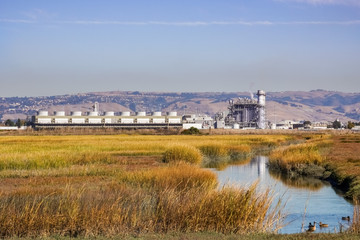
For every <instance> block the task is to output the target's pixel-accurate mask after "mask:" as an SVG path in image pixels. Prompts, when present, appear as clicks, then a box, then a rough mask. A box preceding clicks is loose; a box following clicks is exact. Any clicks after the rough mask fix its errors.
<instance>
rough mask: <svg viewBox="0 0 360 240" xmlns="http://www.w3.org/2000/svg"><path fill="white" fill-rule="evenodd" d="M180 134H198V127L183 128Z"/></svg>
mask: <svg viewBox="0 0 360 240" xmlns="http://www.w3.org/2000/svg"><path fill="white" fill-rule="evenodd" d="M181 134H184V135H199V134H200V131H199V129H197V128H195V127H191V128H189V129H185V130H184V131H182V132H181Z"/></svg>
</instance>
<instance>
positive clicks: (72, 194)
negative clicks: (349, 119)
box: [0, 132, 360, 239]
mask: <svg viewBox="0 0 360 240" xmlns="http://www.w3.org/2000/svg"><path fill="white" fill-rule="evenodd" d="M141 134H144V133H143V132H141ZM358 139H360V136H359V135H353V134H351V135H349V134H344V135H332V134H314V133H306V134H280V133H279V134H274V135H268V134H264V135H255V134H247V135H225V134H224V135H223V134H219V135H212V134H210V135H207V134H202V135H196V136H193V135H190V136H188V135H166V134H163V133H161V134H160V135H152V134H151V133H149V134H148V133H145V134H144V135H139V134H136V133H131V134H126V135H125V134H122V135H114V134H102V135H101V134H98V132H96V133H95V134H93V135H87V134H85V133H84V134H80V135H77V134H64V135H62V134H61V133H56V134H55V135H51V136H50V135H46V134H42V133H41V134H37V133H35V135H32V134H30V133H29V134H28V135H25V136H22V135H15V136H2V137H1V138H0V237H1V238H18V237H24V238H27V237H49V239H50V237H51V236H58V237H59V238H56V239H67V238H70V237H81V238H82V237H86V238H91V237H93V238H95V237H99V238H100V239H101V237H104V238H107V237H115V238H116V236H118V237H119V236H120V237H119V238H125V239H127V237H129V239H132V237H134V238H137V237H139V238H140V239H141V238H142V237H143V238H144V239H152V237H153V239H156V238H157V237H159V236H165V237H161V238H164V239H166V238H167V237H168V238H169V239H172V238H171V236H174V239H176V238H177V237H179V239H180V238H181V239H218V238H224V239H227V237H230V238H229V239H236V238H237V237H238V236H244V237H245V236H254V238H251V239H257V237H259V236H260V237H259V238H258V239H262V238H261V237H262V236H267V238H266V239H298V238H292V236H304V237H300V238H299V239H305V238H306V239H307V238H308V236H309V235H308V234H304V235H302V234H294V235H289V236H287V238H286V236H281V235H277V234H275V235H272V233H276V232H277V230H278V229H279V228H281V227H282V226H283V224H284V223H283V217H284V216H285V215H284V213H283V211H282V210H283V203H282V202H281V201H279V202H277V203H273V201H274V199H273V198H274V196H273V193H272V191H271V190H270V189H268V190H266V191H264V192H261V193H259V192H258V191H256V189H257V187H256V183H255V184H253V185H251V186H248V187H243V188H235V187H231V186H226V187H223V188H221V189H218V188H217V180H216V176H215V174H214V173H212V172H211V171H209V170H207V169H206V168H208V167H211V168H218V169H221V168H224V167H226V166H227V165H228V164H244V163H246V162H247V161H248V160H249V159H251V157H253V156H254V155H256V154H259V153H267V154H270V158H271V159H272V160H271V161H275V162H276V163H277V166H278V167H277V168H279V169H281V171H285V170H284V169H286V171H287V173H288V174H293V172H296V169H300V167H299V166H301V164H305V165H307V166H311V169H312V171H313V172H311V171H310V170H309V169H306V167H305V168H303V169H302V172H299V173H301V174H303V175H304V173H308V171H310V172H309V173H310V174H315V173H316V174H317V173H318V172H321V171H322V172H321V173H322V175H321V176H320V174H319V177H320V178H324V176H325V175H326V176H327V175H328V176H327V177H328V178H329V179H333V178H334V179H335V177H337V179H340V176H341V177H343V182H344V181H345V182H346V181H349V180H347V179H348V177H349V176H355V175H356V174H357V172H356V171H355V170H356V169H355V168H354V167H356V166H357V165H358V164H359V165H360V160H359V162H357V159H356V158H354V157H355V156H356V155H353V156H352V158H351V159H349V157H348V155H346V157H345V158H346V159H345V160H343V162H341V163H338V164H339V165H336V163H337V161H339V159H341V150H336V148H335V149H334V147H345V146H348V147H349V148H348V150H347V151H348V153H347V154H350V153H351V152H353V151H356V149H357V148H358V146H359V145H356V144H358V142H357V141H358ZM359 142H360V141H359ZM344 144H345V145H344ZM357 156H360V155H357ZM344 164H351V166H354V167H353V169H352V170H353V171H352V172H351V173H349V172H346V169H347V168H346V166H344ZM272 165H273V166H274V165H275V164H273V163H270V166H272ZM313 165H314V166H317V167H319V169H320V170H319V169H316V171H315V170H313V168H314V167H313ZM289 166H291V167H289ZM320 167H321V168H320ZM341 167H344V169H342V168H341ZM289 169H290V170H289ZM354 169H355V170H354ZM346 174H348V175H346ZM350 174H354V175H350ZM305 175H306V174H305ZM359 175H360V174H359ZM352 180H353V179H351V181H352ZM351 181H350V183H349V186H352V188H351V191H352V192H353V193H357V191H356V189H357V188H356V187H358V185H357V184H359V185H360V182H356V181H355V182H351ZM349 191H350V190H349ZM353 196H355V194H353ZM272 203H273V204H272ZM271 206H275V207H271ZM356 211H357V214H358V215H359V211H358V210H356ZM354 213H355V211H354ZM358 218H359V217H358ZM354 224H357V225H354ZM359 225H360V224H359V220H357V221H355V219H354V223H353V226H352V228H351V232H353V233H359V229H360V226H359ZM163 234H164V235H163ZM244 234H245V235H244ZM249 234H250V235H249ZM336 235H338V234H334V235H331V237H330V238H326V237H324V238H323V239H332V237H334V236H336ZM121 236H122V237H121ZM154 236H155V237H154ZM231 236H234V238H231ZM319 236H320V238H317V239H321V235H319ZM329 236H330V235H329ZM339 236H341V238H342V239H347V237H349V238H348V239H353V238H350V236H353V235H351V234H350V233H346V234H342V235H339ZM217 237H218V238H217ZM242 239H246V238H242ZM334 239H336V238H334Z"/></svg>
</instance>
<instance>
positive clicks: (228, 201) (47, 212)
mask: <svg viewBox="0 0 360 240" xmlns="http://www.w3.org/2000/svg"><path fill="white" fill-rule="evenodd" d="M182 167H184V166H182ZM189 167H194V166H189ZM188 170H190V169H188ZM162 171H164V172H162ZM196 171H200V172H201V171H205V170H201V169H198V170H196ZM175 172H176V173H175ZM181 172H183V171H178V170H175V169H172V168H171V167H170V168H169V169H166V170H160V173H158V172H156V171H150V172H147V173H145V175H146V177H143V176H142V174H141V173H136V174H138V175H139V176H140V177H136V176H135V177H134V178H131V176H130V178H126V177H125V178H123V179H121V180H120V182H119V183H116V182H113V183H109V184H107V185H105V186H103V187H101V188H94V186H92V185H84V186H83V187H81V188H80V189H78V188H77V189H75V188H73V187H71V186H66V187H65V188H62V189H60V190H58V191H56V192H51V193H48V192H45V191H41V192H34V191H31V189H29V191H28V192H15V193H13V194H11V195H1V197H0V236H1V237H9V236H18V237H23V236H48V235H53V234H58V235H64V236H73V237H75V236H79V235H81V236H96V235H108V236H111V235H116V234H120V233H124V232H127V233H129V234H134V233H136V234H138V233H146V232H157V233H167V232H169V231H170V232H173V231H175V232H196V231H215V232H221V233H250V232H253V233H254V232H272V231H275V230H276V229H277V228H278V227H280V225H279V224H280V222H279V220H281V219H282V214H281V208H275V209H270V205H271V203H272V197H271V194H270V192H269V191H267V192H265V193H262V194H259V193H256V191H255V188H256V186H255V185H253V186H251V187H250V188H249V189H245V188H244V189H238V188H231V187H225V188H223V189H221V190H216V189H214V188H213V187H210V186H208V188H204V183H206V181H209V179H210V181H209V182H210V183H212V182H213V180H214V179H213V177H210V178H209V177H207V178H208V179H207V180H206V181H205V182H203V181H202V180H201V177H200V178H198V177H194V176H192V177H193V178H194V180H190V181H186V182H184V184H183V186H182V187H179V185H181V181H183V180H185V179H186V177H187V176H189V175H191V174H192V173H191V172H188V173H187V174H185V175H184V176H180V175H181ZM200 172H199V174H200V175H201V174H205V175H209V174H208V173H204V172H203V173H200ZM168 173H175V175H176V174H177V176H175V178H177V179H180V183H177V182H176V181H174V180H173V179H172V178H171V177H169V175H168ZM152 174H154V175H155V176H151V175H152ZM188 174H189V175H188ZM210 175H211V174H210ZM210 175H209V176H210ZM149 178H150V179H156V180H154V181H151V180H150V181H149V180H148V179H149ZM196 178H198V179H196ZM167 181H169V182H168V183H164V182H167ZM191 181H193V184H192V185H191V183H190V182H191ZM129 182H131V183H139V182H140V183H144V184H136V185H137V186H136V187H135V186H131V184H130V185H129ZM149 182H150V184H149ZM139 185H140V186H139Z"/></svg>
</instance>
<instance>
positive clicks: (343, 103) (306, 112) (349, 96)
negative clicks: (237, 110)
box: [0, 90, 360, 122]
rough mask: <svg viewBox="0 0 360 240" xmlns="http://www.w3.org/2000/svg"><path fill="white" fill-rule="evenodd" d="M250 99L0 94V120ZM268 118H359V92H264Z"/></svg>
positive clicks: (200, 109) (211, 109) (206, 110)
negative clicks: (43, 113) (96, 106)
mask: <svg viewBox="0 0 360 240" xmlns="http://www.w3.org/2000/svg"><path fill="white" fill-rule="evenodd" d="M238 97H250V93H248V92H232V93H224V92H205V93H197V92H194V93H164V92H137V91H135V92H129V91H127V92H125V91H116V92H115V91H114V92H93V93H86V94H76V95H62V96H47V97H11V98H0V118H1V119H2V120H5V119H17V118H21V119H25V118H26V117H27V116H31V115H34V114H35V113H36V111H38V110H48V111H50V112H52V111H56V110H65V111H68V112H70V111H74V110H80V111H83V112H86V111H90V110H91V106H92V105H93V103H94V102H99V103H100V110H101V111H115V112H121V111H133V112H136V111H148V112H152V111H163V112H165V111H178V112H179V114H184V113H203V114H207V115H210V116H213V115H214V114H215V113H216V112H219V111H226V110H227V105H228V100H229V99H235V98H238ZM266 100H267V105H266V112H267V119H268V120H269V121H272V122H274V121H281V120H310V121H334V120H335V119H340V120H341V121H344V122H345V121H349V120H350V121H357V122H358V121H360V93H342V92H331V91H325V90H314V91H310V92H301V91H287V92H268V93H267V95H266Z"/></svg>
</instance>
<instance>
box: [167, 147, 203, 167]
mask: <svg viewBox="0 0 360 240" xmlns="http://www.w3.org/2000/svg"><path fill="white" fill-rule="evenodd" d="M163 161H164V162H165V163H173V162H187V163H194V164H199V163H200V162H201V161H202V155H201V152H200V151H199V150H198V149H197V148H195V147H193V146H189V145H174V146H171V147H169V148H168V149H167V150H166V151H165V152H164V156H163Z"/></svg>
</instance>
